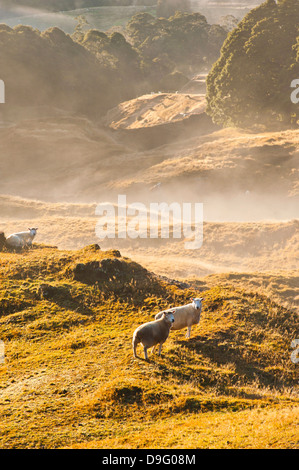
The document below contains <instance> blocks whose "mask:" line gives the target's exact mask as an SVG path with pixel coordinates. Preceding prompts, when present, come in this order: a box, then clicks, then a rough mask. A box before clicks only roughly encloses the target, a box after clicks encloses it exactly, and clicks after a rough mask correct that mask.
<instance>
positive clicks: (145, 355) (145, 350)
mask: <svg viewBox="0 0 299 470" xmlns="http://www.w3.org/2000/svg"><path fill="white" fill-rule="evenodd" d="M143 350H144V357H145V360H146V361H147V360H148V356H147V348H146V347H145V346H144V347H143Z"/></svg>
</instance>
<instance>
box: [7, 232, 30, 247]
mask: <svg viewBox="0 0 299 470" xmlns="http://www.w3.org/2000/svg"><path fill="white" fill-rule="evenodd" d="M36 231H37V228H29V229H28V231H26V232H18V233H13V234H11V235H9V237H7V239H6V246H7V247H8V248H15V249H19V248H25V247H31V246H32V240H33V239H34V237H35V235H36Z"/></svg>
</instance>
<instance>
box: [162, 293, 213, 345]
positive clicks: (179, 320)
mask: <svg viewBox="0 0 299 470" xmlns="http://www.w3.org/2000/svg"><path fill="white" fill-rule="evenodd" d="M191 300H192V303H190V304H187V305H183V306H182V307H174V310H172V309H171V311H172V312H173V316H174V323H173V325H172V330H181V329H182V328H186V327H187V333H186V338H190V335H191V327H192V325H196V324H197V323H199V320H200V314H201V308H202V304H201V303H202V301H203V300H204V298H203V297H202V298H196V299H191ZM166 312H169V310H166ZM163 313H164V311H163V312H159V313H157V315H156V316H155V319H156V320H158V319H159V318H161V316H162V315H163Z"/></svg>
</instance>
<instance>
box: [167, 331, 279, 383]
mask: <svg viewBox="0 0 299 470" xmlns="http://www.w3.org/2000/svg"><path fill="white" fill-rule="evenodd" d="M175 343H176V344H177V345H180V346H181V347H183V348H186V349H187V350H188V351H189V352H190V353H192V355H193V357H194V355H195V357H196V356H198V359H197V358H196V362H197V361H198V362H200V361H201V360H202V356H203V357H204V358H207V359H209V360H210V361H211V362H212V363H213V364H215V365H216V366H217V367H223V366H225V365H226V364H233V365H234V371H235V372H234V374H233V375H232V376H231V377H230V379H229V381H230V383H231V385H234V384H237V383H238V382H240V379H241V382H243V383H244V384H246V383H250V382H256V381H258V382H259V384H260V385H261V386H265V387H267V386H268V387H275V388H279V387H281V386H285V385H286V383H285V381H284V382H282V380H280V379H279V378H278V377H277V376H275V373H274V372H268V371H265V370H264V368H265V367H267V366H268V365H269V364H265V363H264V361H263V359H262V358H261V357H259V355H258V354H257V357H256V360H254V359H252V354H250V353H249V354H246V352H245V349H244V347H243V344H240V343H237V344H236V338H235V334H234V333H233V332H232V333H230V332H227V331H226V332H219V333H218V334H217V336H215V337H214V338H208V339H207V338H206V337H204V336H201V335H198V336H196V337H194V338H191V339H189V340H185V341H183V340H176V341H175ZM244 352H245V354H244ZM178 362H179V361H178ZM203 382H204V383H205V382H206V384H208V383H209V378H208V377H206V378H203ZM209 385H218V380H214V381H213V380H211V381H210V383H209Z"/></svg>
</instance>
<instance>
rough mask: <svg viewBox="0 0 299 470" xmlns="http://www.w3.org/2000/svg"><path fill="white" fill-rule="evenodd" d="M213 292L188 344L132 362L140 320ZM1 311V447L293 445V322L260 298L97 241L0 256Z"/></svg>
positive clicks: (178, 341) (174, 337)
mask: <svg viewBox="0 0 299 470" xmlns="http://www.w3.org/2000/svg"><path fill="white" fill-rule="evenodd" d="M78 265H79V266H78ZM203 290H204V297H205V303H204V309H203V313H202V319H201V322H200V324H199V325H197V326H196V327H193V331H192V336H191V339H190V340H189V341H188V340H186V339H185V337H184V335H185V332H184V331H178V332H172V333H171V335H170V338H169V339H168V341H167V343H166V344H165V345H164V348H163V351H162V357H161V358H159V357H157V356H152V355H150V356H149V359H150V360H149V362H146V361H144V360H143V359H133V355H132V350H131V338H132V333H133V331H134V329H135V328H136V327H137V326H138V325H139V324H141V323H143V322H145V321H148V320H150V319H152V318H153V317H152V315H153V314H154V313H156V312H158V311H159V310H161V309H164V308H166V307H170V306H172V305H174V304H181V303H185V302H187V300H188V299H189V298H190V296H192V295H196V294H199V293H200V292H202V291H203ZM0 312H1V313H0V338H1V339H2V340H3V341H4V342H5V352H6V361H5V363H4V364H1V365H0V376H1V379H0V383H1V386H0V403H1V407H0V413H1V423H2V432H1V438H0V445H1V447H4V448H11V447H14V448H22V447H27V448H28V447H35V448H42V447H44V448H45V447H47V448H49V447H51V448H54V447H84V448H89V447H98V448H116V447H117V448H123V447H127V448H145V447H149V448H151V447H153V448H154V447H158V448H159V447H160V448H161V447H162V448H164V447H168V448H195V447H200V448H201V447H215V448H221V447H232V448H234V447H239V448H250V447H269V448H275V447H279V448H295V447H296V446H297V437H296V431H295V423H296V421H298V416H299V413H298V411H299V408H298V395H297V394H298V390H297V389H296V376H295V374H296V365H295V364H293V363H292V361H291V360H290V354H291V351H292V350H291V348H290V344H291V341H292V340H293V339H294V338H296V337H298V333H299V332H298V329H296V328H297V326H298V320H297V316H296V314H295V313H294V312H293V311H292V310H291V309H287V308H284V307H282V306H281V305H279V303H276V302H275V301H273V300H271V299H269V298H268V297H267V296H265V295H262V294H260V293H257V292H254V290H252V291H251V292H248V291H247V292H246V291H244V290H243V289H242V288H237V287H233V286H229V285H221V282H219V283H217V285H215V286H213V287H208V286H205V287H203V288H200V287H197V289H196V290H195V288H184V285H181V286H180V285H174V284H171V283H170V282H166V281H163V280H161V279H159V278H157V277H156V276H155V275H154V274H151V273H150V272H148V271H147V270H146V269H144V268H143V267H142V266H140V265H139V264H137V263H135V262H134V261H132V260H130V259H128V258H123V257H122V256H121V255H120V253H119V252H118V251H117V250H110V251H106V252H105V251H101V250H99V249H98V247H97V246H95V245H92V246H89V247H86V248H84V249H81V250H77V251H59V250H57V249H54V248H46V247H42V246H40V247H38V246H35V249H33V250H30V251H28V252H24V253H22V254H14V253H4V252H3V253H1V258H0ZM139 352H141V351H140V350H139Z"/></svg>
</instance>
